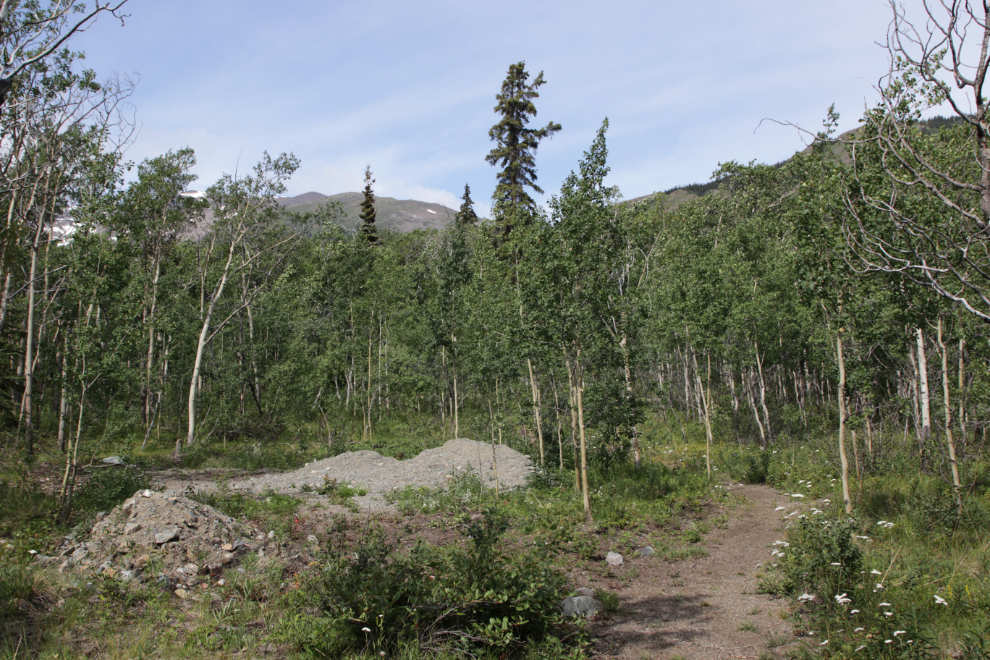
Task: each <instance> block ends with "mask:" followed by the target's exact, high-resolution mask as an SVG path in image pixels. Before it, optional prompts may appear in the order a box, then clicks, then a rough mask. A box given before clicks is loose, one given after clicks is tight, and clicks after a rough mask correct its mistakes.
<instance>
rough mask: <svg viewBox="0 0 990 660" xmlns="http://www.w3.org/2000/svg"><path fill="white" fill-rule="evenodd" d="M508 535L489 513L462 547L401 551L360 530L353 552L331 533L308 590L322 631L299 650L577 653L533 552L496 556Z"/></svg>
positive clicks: (543, 560)
mask: <svg viewBox="0 0 990 660" xmlns="http://www.w3.org/2000/svg"><path fill="white" fill-rule="evenodd" d="M507 528H508V522H507V519H506V518H505V517H504V516H503V515H501V514H500V513H498V512H497V511H496V510H494V509H489V510H487V511H486V512H485V514H484V515H483V516H482V517H481V518H480V519H479V520H477V521H476V522H474V523H473V524H471V525H470V526H469V527H468V529H467V532H466V536H467V537H468V543H467V545H466V547H465V548H463V549H461V548H449V549H446V550H442V549H434V548H431V547H429V546H427V545H425V544H423V543H417V544H416V545H415V546H414V547H412V548H411V549H409V550H408V551H402V550H400V546H399V542H398V541H396V540H394V539H393V540H390V539H388V538H386V536H385V534H384V533H383V532H381V531H380V530H366V531H365V533H364V534H363V535H362V537H361V538H360V539H358V541H357V545H356V547H350V546H349V545H348V544H347V542H346V536H345V535H344V532H343V530H340V529H338V530H334V532H333V533H332V534H331V541H330V545H329V548H328V559H327V562H326V564H325V565H324V566H323V567H322V568H321V570H319V571H318V572H317V575H316V576H315V577H314V578H313V579H312V583H311V585H310V587H309V592H310V593H312V594H315V597H316V599H317V605H318V607H319V609H320V610H321V611H322V613H323V615H324V620H325V621H326V625H325V626H324V627H323V630H324V631H325V632H324V634H322V635H319V636H313V635H309V636H308V637H307V638H306V639H300V640H298V642H297V643H298V645H299V646H300V647H302V648H304V649H306V650H308V651H310V652H311V653H314V654H323V655H324V656H325V657H339V656H341V655H344V654H346V653H353V652H357V651H359V650H362V651H367V652H372V653H375V654H379V653H385V654H387V653H391V652H393V651H394V650H395V649H397V648H399V647H400V646H403V645H409V644H413V643H414V644H416V645H417V646H419V647H420V648H421V649H424V650H431V649H442V648H448V649H460V650H461V651H463V652H464V653H465V654H475V653H477V652H478V651H479V650H480V651H491V652H497V654H498V655H499V657H509V656H514V655H518V654H520V653H522V652H524V651H525V650H526V649H527V648H532V647H533V645H539V644H542V643H546V644H550V645H555V644H558V645H559V644H560V642H561V640H568V641H569V643H570V645H571V646H572V647H576V646H579V641H580V639H581V635H579V634H577V633H578V632H579V628H578V626H577V624H576V623H574V622H571V621H567V620H565V619H564V618H563V616H562V614H561V613H560V610H559V603H560V600H561V598H562V597H563V596H565V595H566V592H565V586H564V585H565V581H564V578H563V576H562V575H561V574H560V573H559V572H557V571H555V570H554V569H553V568H552V566H551V565H550V564H549V563H548V558H547V557H546V556H539V555H538V554H537V553H536V552H533V551H529V552H524V553H514V554H513V556H512V557H511V558H510V556H509V555H508V554H506V553H505V552H503V549H502V537H503V535H504V533H505V531H506V529H507Z"/></svg>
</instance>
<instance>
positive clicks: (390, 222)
mask: <svg viewBox="0 0 990 660" xmlns="http://www.w3.org/2000/svg"><path fill="white" fill-rule="evenodd" d="M363 199H364V195H362V194H361V193H356V192H348V193H340V194H337V195H329V196H328V195H324V194H322V193H318V192H308V193H303V194H302V195H296V196H295V197H280V198H279V200H278V203H279V204H281V205H282V206H283V207H284V208H286V209H288V210H290V211H292V212H293V213H300V214H301V213H308V212H310V211H314V210H316V208H318V207H319V206H322V205H323V204H326V203H328V202H338V203H339V204H340V205H341V207H343V211H344V217H343V218H342V219H341V220H340V221H338V224H339V225H340V226H341V227H343V228H344V229H346V230H347V231H348V232H352V231H356V230H357V226H358V222H359V221H360V220H359V218H358V213H359V212H360V210H361V201H362V200H363ZM375 209H376V210H377V211H378V216H377V219H376V221H375V224H377V225H378V229H379V230H386V229H387V230H390V231H394V232H398V233H402V234H405V233H408V232H411V231H413V230H416V229H442V228H444V227H445V226H447V225H448V224H449V223H451V222H453V221H454V216H455V215H456V214H457V211H455V210H453V209H449V208H447V207H446V206H443V205H442V204H431V203H429V202H420V201H417V200H414V199H393V198H392V197H376V198H375Z"/></svg>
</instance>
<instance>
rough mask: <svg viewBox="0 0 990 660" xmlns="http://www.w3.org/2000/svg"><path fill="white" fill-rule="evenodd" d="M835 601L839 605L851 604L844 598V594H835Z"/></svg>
mask: <svg viewBox="0 0 990 660" xmlns="http://www.w3.org/2000/svg"><path fill="white" fill-rule="evenodd" d="M835 600H836V602H837V603H839V605H845V604H846V603H851V602H852V601H851V600H850V599H848V598H846V594H836V595H835Z"/></svg>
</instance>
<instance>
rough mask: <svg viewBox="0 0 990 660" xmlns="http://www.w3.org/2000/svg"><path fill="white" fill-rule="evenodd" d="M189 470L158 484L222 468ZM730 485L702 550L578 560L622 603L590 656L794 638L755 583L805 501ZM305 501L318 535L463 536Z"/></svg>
mask: <svg viewBox="0 0 990 660" xmlns="http://www.w3.org/2000/svg"><path fill="white" fill-rule="evenodd" d="M183 476H184V477H185V478H184V479H176V478H175V476H172V478H171V479H166V480H163V483H162V485H163V486H165V487H167V488H171V489H174V490H175V491H181V490H182V489H183V488H186V487H190V486H191V487H192V488H193V489H201V490H210V489H211V487H212V486H213V479H215V478H216V476H217V475H216V474H215V473H213V472H211V471H206V472H204V473H192V474H189V473H187V474H186V475H183ZM726 490H727V491H728V492H729V494H730V498H729V502H728V503H727V504H726V505H724V506H722V507H718V508H715V509H711V510H708V511H707V513H706V516H705V519H706V520H709V521H711V520H716V521H719V524H716V525H715V526H714V528H713V529H712V530H711V532H710V533H708V534H707V535H706V536H705V538H704V540H703V541H702V542H701V543H700V544H699V545H698V548H697V552H698V554H697V555H696V556H693V557H690V558H687V559H683V560H680V561H671V560H670V559H669V558H663V557H660V556H654V557H641V556H638V555H635V554H633V555H632V556H628V555H627V556H626V557H625V563H624V564H623V565H622V566H619V567H612V566H609V565H608V564H606V563H605V562H604V561H603V560H602V559H601V556H602V555H603V554H604V552H607V551H608V550H609V548H608V547H607V546H603V548H602V552H601V553H599V555H598V556H596V557H595V558H594V559H592V560H588V561H577V562H576V563H575V564H573V565H572V569H571V570H570V571H569V577H570V580H571V582H572V584H573V587H574V588H577V587H585V586H586V587H590V588H592V589H602V590H606V591H608V592H610V593H613V594H615V595H617V596H618V600H619V606H618V610H617V611H615V612H612V613H602V614H599V615H598V617H597V618H596V619H595V620H594V621H592V622H591V625H590V630H591V633H592V639H593V649H594V656H596V657H608V658H618V659H623V660H624V659H629V660H642V659H646V658H657V659H665V660H667V659H669V660H674V659H683V660H723V659H736V658H753V659H758V658H763V659H765V660H767V659H769V658H775V657H784V654H785V653H786V652H787V650H788V647H790V646H791V645H792V644H794V643H795V642H796V641H797V639H796V638H795V637H794V636H793V631H792V629H793V626H792V624H791V623H790V622H789V621H788V620H787V617H788V613H789V611H790V604H789V602H788V601H787V600H786V599H781V598H775V597H772V596H768V595H765V594H761V593H759V583H760V578H761V577H762V575H763V571H764V570H765V569H766V568H768V567H769V565H770V564H771V563H772V559H773V558H772V556H771V554H770V553H771V551H772V550H773V548H774V542H776V541H781V540H783V538H784V534H783V525H784V524H785V523H784V519H785V517H786V516H788V515H789V514H791V513H792V512H793V511H795V510H796V509H799V508H802V506H803V505H802V504H799V503H797V502H794V501H793V500H791V499H790V498H789V497H786V496H784V495H783V494H781V493H778V492H777V491H775V490H774V489H773V488H770V487H768V486H761V485H743V484H732V485H728V486H726ZM306 499H307V500H310V503H311V504H315V505H316V506H303V507H302V509H301V511H300V515H299V522H300V523H301V525H302V527H303V528H305V529H304V530H303V531H304V533H310V532H313V533H320V532H321V531H322V530H323V529H325V528H326V525H327V524H328V523H329V522H330V518H331V517H332V516H334V515H342V514H345V512H346V514H349V517H351V518H352V520H353V522H352V525H353V523H354V522H358V521H361V520H363V519H364V518H367V517H369V516H370V517H373V518H375V520H376V522H377V523H378V524H381V525H383V526H384V527H385V528H392V527H395V528H398V527H399V526H400V525H401V526H403V527H405V528H406V529H410V528H411V529H414V530H415V536H417V537H419V538H421V539H423V540H425V541H427V542H429V543H431V544H440V545H443V544H446V543H456V542H457V541H458V539H459V537H460V535H459V534H458V533H457V532H456V531H455V530H444V531H441V530H439V529H436V528H435V525H434V524H431V520H432V518H433V517H432V516H416V517H414V518H405V519H403V517H402V516H395V517H394V518H393V516H392V515H387V514H386V515H384V516H383V515H381V514H382V513H386V512H382V511H377V512H375V513H374V514H371V513H370V512H361V513H357V512H354V511H346V509H344V507H341V506H326V505H323V506H321V505H319V503H318V502H319V500H321V499H322V498H320V497H319V496H315V495H309V496H308V497H306ZM387 513H391V514H393V515H394V514H396V513H397V512H395V511H394V510H392V511H390V512H387ZM375 514H377V515H375ZM685 522H687V521H685ZM687 524H690V523H687ZM353 526H354V527H360V525H359V524H358V525H353ZM706 551H707V554H702V553H705V552H706Z"/></svg>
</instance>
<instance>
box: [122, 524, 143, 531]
mask: <svg viewBox="0 0 990 660" xmlns="http://www.w3.org/2000/svg"><path fill="white" fill-rule="evenodd" d="M142 529H143V525H141V523H127V524H126V525H124V534H131V533H133V532H140V531H141V530H142Z"/></svg>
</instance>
